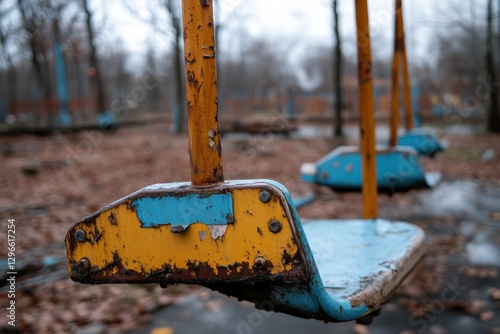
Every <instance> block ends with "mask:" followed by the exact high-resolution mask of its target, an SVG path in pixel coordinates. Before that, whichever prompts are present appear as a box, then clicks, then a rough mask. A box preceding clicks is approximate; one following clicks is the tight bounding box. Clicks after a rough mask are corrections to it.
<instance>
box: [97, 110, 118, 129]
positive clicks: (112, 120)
mask: <svg viewBox="0 0 500 334" xmlns="http://www.w3.org/2000/svg"><path fill="white" fill-rule="evenodd" d="M97 125H98V126H99V128H101V129H114V128H116V127H117V126H118V123H117V122H116V117H115V114H114V113H113V112H112V111H106V112H104V113H100V114H98V115H97Z"/></svg>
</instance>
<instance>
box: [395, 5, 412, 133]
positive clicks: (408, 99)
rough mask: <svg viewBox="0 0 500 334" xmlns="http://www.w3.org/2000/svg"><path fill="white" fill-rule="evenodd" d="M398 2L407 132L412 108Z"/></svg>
mask: <svg viewBox="0 0 500 334" xmlns="http://www.w3.org/2000/svg"><path fill="white" fill-rule="evenodd" d="M396 1H399V3H400V4H399V8H400V10H399V11H398V12H397V14H396V15H398V24H399V26H400V29H401V60H402V63H403V85H404V87H403V89H404V98H405V128H406V130H407V131H409V130H411V129H413V128H414V126H415V125H414V122H413V108H412V105H411V92H410V73H409V71H408V60H407V58H406V45H405V44H406V43H405V33H404V25H403V7H402V5H401V0H396Z"/></svg>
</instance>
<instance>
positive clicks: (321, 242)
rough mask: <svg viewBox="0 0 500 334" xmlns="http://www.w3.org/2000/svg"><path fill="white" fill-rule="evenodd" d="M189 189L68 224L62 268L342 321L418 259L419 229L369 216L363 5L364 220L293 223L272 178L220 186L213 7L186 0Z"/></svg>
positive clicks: (150, 194)
mask: <svg viewBox="0 0 500 334" xmlns="http://www.w3.org/2000/svg"><path fill="white" fill-rule="evenodd" d="M182 11H183V22H184V47H185V50H184V52H185V61H186V77H187V80H186V87H187V96H188V125H189V127H188V128H189V132H188V133H189V148H190V149H189V152H190V158H191V182H190V183H189V182H185V183H166V184H156V185H152V186H149V187H146V188H144V189H142V190H139V191H138V192H135V193H133V194H131V195H129V196H127V197H125V198H122V199H120V200H118V201H116V202H114V203H112V204H110V205H108V206H106V207H104V208H102V209H101V210H99V211H98V212H96V213H94V214H93V215H90V216H88V217H87V218H85V219H83V220H81V221H80V222H78V223H76V224H75V225H73V226H72V227H71V228H70V229H69V231H68V234H67V236H66V248H67V254H68V261H69V272H70V276H71V278H72V279H73V280H75V281H77V282H81V283H88V284H103V283H159V284H161V285H162V286H166V285H169V284H177V283H186V284H199V285H202V286H206V287H208V288H211V289H213V290H217V291H220V292H223V293H225V294H227V295H230V296H234V297H237V298H239V299H240V300H241V299H244V300H248V301H251V302H254V303H255V304H256V306H257V307H259V308H263V309H266V310H273V311H277V312H284V313H288V314H291V315H295V316H300V317H304V318H316V319H321V320H324V321H332V322H333V321H349V320H353V319H358V318H360V317H363V316H366V315H369V314H370V313H371V312H373V311H376V310H378V309H379V308H380V306H381V305H382V303H383V302H385V301H386V300H387V299H388V298H389V296H390V294H391V292H392V291H393V290H394V289H395V287H396V286H397V285H398V284H399V283H400V282H401V281H402V279H403V278H404V277H405V276H406V275H407V274H408V273H409V271H410V270H411V268H412V267H413V266H414V265H415V263H416V262H417V261H418V259H419V258H420V257H421V255H422V254H423V239H424V234H423V232H422V230H421V229H419V228H418V227H415V226H413V225H411V224H408V223H404V222H389V221H385V220H380V219H376V218H375V217H376V215H377V208H376V196H377V193H376V183H375V161H374V160H373V159H370V157H373V156H374V145H373V143H374V133H373V132H374V131H373V122H374V120H373V114H372V110H371V108H372V104H373V103H372V102H373V95H372V94H373V89H372V84H371V81H370V80H369V79H370V59H371V55H370V45H369V43H367V42H366V40H365V39H364V38H365V37H366V36H368V12H367V3H366V0H364V1H362V0H358V1H356V21H357V26H358V29H359V30H360V31H359V32H358V43H359V45H360V49H359V50H360V52H359V64H360V67H361V69H362V71H360V73H361V75H360V78H359V79H360V86H361V87H360V88H361V93H362V94H361V95H360V96H363V98H362V99H361V98H360V106H361V109H362V114H363V120H362V122H361V128H362V130H363V131H362V141H363V145H362V157H363V164H364V166H365V167H364V168H363V174H364V177H365V178H364V187H363V194H364V198H363V202H364V217H365V219H360V220H354V221H352V220H351V221H347V220H319V221H310V222H307V223H304V224H302V223H301V221H300V218H299V217H298V214H297V211H296V209H295V207H294V205H293V202H292V199H291V197H290V194H289V192H288V191H287V189H286V188H285V187H284V186H283V185H281V184H279V183H276V182H274V181H271V180H243V181H224V178H223V169H222V160H221V147H220V136H219V128H218V118H217V103H218V102H217V84H216V67H215V66H216V61H215V45H214V31H213V8H212V0H204V1H198V0H184V1H183V3H182Z"/></svg>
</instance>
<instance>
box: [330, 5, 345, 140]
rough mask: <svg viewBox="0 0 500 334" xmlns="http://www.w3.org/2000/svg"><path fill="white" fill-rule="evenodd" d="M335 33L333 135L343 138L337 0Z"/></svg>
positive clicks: (340, 49)
mask: <svg viewBox="0 0 500 334" xmlns="http://www.w3.org/2000/svg"><path fill="white" fill-rule="evenodd" d="M332 8H333V32H334V35H335V56H334V60H333V61H334V64H333V87H334V97H335V109H334V116H335V117H334V118H335V128H334V133H333V135H334V136H335V137H342V135H343V133H342V45H341V40H340V31H339V30H340V28H339V25H340V22H339V14H338V11H337V0H333V3H332Z"/></svg>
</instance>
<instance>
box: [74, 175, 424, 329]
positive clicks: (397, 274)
mask: <svg viewBox="0 0 500 334" xmlns="http://www.w3.org/2000/svg"><path fill="white" fill-rule="evenodd" d="M66 248H67V255H68V261H69V272H70V277H71V278H72V279H73V280H74V281H77V282H81V283H88V284H105V283H127V284H131V283H133V284H138V283H160V284H161V285H162V286H166V285H169V284H178V283H184V284H198V285H202V286H205V287H208V288H211V289H213V290H216V291H220V292H222V293H225V294H227V295H230V296H234V297H236V298H238V299H240V300H248V301H250V302H253V303H255V305H256V306H257V307H258V308H261V309H265V310H270V311H276V312H284V313H288V314H291V315H295V316H300V317H303V318H315V319H321V320H324V321H328V322H336V321H350V320H354V319H357V318H360V317H362V316H364V315H367V314H370V313H371V312H373V311H375V310H377V309H379V308H380V307H381V305H382V304H383V303H384V302H385V301H386V300H387V299H388V298H389V297H390V295H391V292H392V291H393V290H394V289H395V288H396V287H397V285H398V284H399V283H400V282H401V281H402V280H403V278H404V277H405V276H406V275H407V274H408V273H409V271H410V270H411V268H412V267H413V266H414V265H415V263H416V262H417V261H418V260H419V258H420V257H421V256H422V254H423V252H424V233H423V232H422V230H421V229H420V228H418V227H416V226H413V225H411V224H408V223H403V222H389V221H386V220H381V219H375V220H317V221H305V222H304V224H302V223H301V221H300V219H299V217H298V214H297V211H296V209H295V206H294V205H293V202H292V199H291V197H290V194H289V193H288V191H287V189H286V188H284V187H283V186H282V185H281V184H279V183H276V182H274V181H270V180H248V181H229V182H225V183H221V184H217V185H214V186H209V187H193V186H192V185H191V184H190V183H169V184H157V185H153V186H150V187H146V188H144V189H142V190H139V191H137V192H135V193H133V194H131V195H129V196H127V197H124V198H122V199H120V200H118V201H116V202H114V203H112V204H110V205H108V206H106V207H104V208H102V209H100V210H99V211H98V212H97V213H95V214H93V215H90V216H88V217H86V218H85V219H83V220H82V221H80V222H78V223H76V224H74V225H73V226H72V227H71V228H70V230H69V231H68V234H67V236H66Z"/></svg>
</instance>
